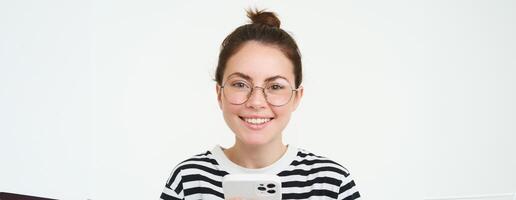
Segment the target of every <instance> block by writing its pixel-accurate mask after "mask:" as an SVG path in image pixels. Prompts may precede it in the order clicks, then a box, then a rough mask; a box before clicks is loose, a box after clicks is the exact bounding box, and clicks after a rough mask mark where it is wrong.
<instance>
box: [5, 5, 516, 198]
mask: <svg viewBox="0 0 516 200" xmlns="http://www.w3.org/2000/svg"><path fill="white" fill-rule="evenodd" d="M185 2H186V1H165V0H163V1H139V2H138V1H91V2H89V1H82V2H81V1H57V0H50V1H26V0H21V1H1V2H0V24H1V26H0V45H1V48H0V134H1V135H0V157H1V158H2V161H1V162H0V191H10V192H19V193H27V194H35V195H42V196H48V197H56V198H61V199H88V198H89V199H94V200H97V199H156V198H158V197H159V195H160V192H161V190H162V188H163V185H164V183H165V181H166V179H167V178H168V175H169V173H170V171H171V170H172V168H173V167H174V166H175V165H176V164H177V163H178V162H179V161H181V160H183V159H185V158H187V157H189V156H191V155H193V154H197V153H201V152H202V151H205V150H208V149H210V148H211V147H212V146H213V145H214V144H222V145H223V146H228V145H230V144H231V142H232V133H231V132H230V130H229V129H228V128H227V127H226V125H225V123H224V120H223V119H222V115H221V113H220V111H219V109H218V106H217V103H216V96H215V85H214V82H213V81H211V78H213V73H214V69H215V66H216V62H217V55H218V50H219V45H220V43H221V42H222V40H223V38H224V37H225V36H226V35H227V34H228V33H229V32H230V31H232V30H233V29H234V28H236V27H237V26H239V25H241V24H242V23H243V22H245V21H246V20H247V19H246V18H245V16H244V11H243V9H244V8H247V7H249V6H253V5H258V6H259V7H261V8H264V7H265V8H270V9H271V10H273V11H276V12H278V13H279V15H280V19H281V20H282V25H283V27H284V28H285V29H286V30H288V31H290V32H292V33H293V36H294V37H295V38H296V39H297V40H298V42H299V45H300V48H301V52H302V55H303V62H304V63H303V64H304V71H305V81H304V86H305V97H304V99H303V102H302V103H301V106H300V108H299V109H298V111H296V113H295V114H294V118H293V119H292V121H291V124H290V125H289V128H288V129H287V130H286V131H285V136H286V141H287V142H289V143H295V144H296V145H297V146H299V147H302V148H306V149H308V150H310V151H313V152H314V153H317V154H322V155H326V156H328V157H330V158H332V159H334V160H337V161H339V162H341V163H342V164H343V165H344V166H346V167H347V168H348V169H349V170H350V171H351V172H352V173H353V175H354V177H355V178H356V182H357V184H358V186H359V187H360V189H361V193H362V195H363V196H364V197H365V199H378V200H380V199H382V200H383V199H393V200H394V199H396V200H398V199H401V200H413V199H422V198H423V197H435V196H455V195H459V196H460V195H469V194H478V193H480V194H487V193H506V192H513V191H514V189H515V188H516V179H515V178H514V177H516V170H514V169H516V145H514V141H516V136H515V133H516V123H515V122H516V104H515V103H514V102H516V79H515V78H514V77H516V56H515V55H516V37H514V35H516V2H515V1H510V0H506V1H503V0H498V1H487V0H485V1H478V0H473V1H471V0H468V1H466V0H462V1H459V0H452V1H444V0H438V1H408V0H407V1H402V0H396V1H332V2H324V3H318V4H315V3H314V2H312V1H303V2H299V1H282V2H274V1H260V2H259V3H254V2H245V1H232V3H220V2H207V1H206V2H202V3H201V2H198V3H195V2H193V3H185Z"/></svg>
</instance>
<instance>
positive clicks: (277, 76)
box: [228, 72, 288, 82]
mask: <svg viewBox="0 0 516 200" xmlns="http://www.w3.org/2000/svg"><path fill="white" fill-rule="evenodd" d="M233 75H236V76H238V77H240V78H243V79H245V80H248V81H252V80H253V78H251V76H249V75H247V74H244V73H242V72H235V73H232V74H230V75H229V76H228V78H229V77H231V76H233ZM278 78H282V79H285V80H287V81H288V79H287V78H285V77H284V76H281V75H276V76H271V77H269V78H267V79H265V81H264V82H269V81H273V80H276V79H278Z"/></svg>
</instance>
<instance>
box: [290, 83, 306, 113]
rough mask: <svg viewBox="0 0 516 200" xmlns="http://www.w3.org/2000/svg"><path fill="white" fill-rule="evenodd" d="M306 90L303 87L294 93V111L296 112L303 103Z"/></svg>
mask: <svg viewBox="0 0 516 200" xmlns="http://www.w3.org/2000/svg"><path fill="white" fill-rule="evenodd" d="M304 91H305V89H304V88H303V86H299V87H298V88H297V91H296V92H295V93H294V106H293V108H292V111H295V110H296V109H297V106H299V103H300V102H301V98H302V97H303V93H304Z"/></svg>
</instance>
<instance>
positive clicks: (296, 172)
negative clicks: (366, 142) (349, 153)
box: [161, 145, 360, 200]
mask: <svg viewBox="0 0 516 200" xmlns="http://www.w3.org/2000/svg"><path fill="white" fill-rule="evenodd" d="M230 173H231V174H232V173H264V174H276V175H278V176H279V177H280V179H281V182H282V183H281V187H282V189H281V190H282V192H283V194H282V197H283V198H282V199H339V200H340V199H344V200H354V199H360V194H359V192H358V190H357V187H356V186H355V182H354V181H353V179H352V177H351V175H350V174H349V171H348V170H347V169H346V168H344V167H343V166H342V165H340V164H338V163H336V162H334V161H332V160H329V159H327V158H325V157H322V156H317V155H314V154H312V153H310V152H308V151H306V150H303V149H298V148H295V147H292V146H291V145H289V147H288V149H287V152H286V153H285V154H284V155H283V156H282V157H281V158H280V159H279V160H278V161H276V162H275V163H274V164H272V165H271V166H268V167H265V168H261V169H248V168H243V167H241V166H238V165H236V164H235V163H233V162H231V161H230V160H229V159H228V158H227V157H226V156H225V154H224V152H223V151H222V148H221V147H220V146H216V147H215V148H214V149H213V150H211V151H207V152H206V153H203V154H199V155H196V156H193V157H192V158H190V159H187V160H185V161H183V162H181V163H180V164H178V165H177V166H176V168H175V169H174V170H173V171H172V174H171V175H170V178H169V179H168V180H167V183H166V185H165V188H164V189H163V193H161V199H164V200H177V199H186V200H188V199H213V200H220V199H224V194H223V192H222V177H224V176H225V175H227V174H230Z"/></svg>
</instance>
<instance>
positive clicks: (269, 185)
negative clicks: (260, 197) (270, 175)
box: [267, 183, 276, 188]
mask: <svg viewBox="0 0 516 200" xmlns="http://www.w3.org/2000/svg"><path fill="white" fill-rule="evenodd" d="M267 187H268V188H273V187H276V185H274V184H272V183H269V184H267Z"/></svg>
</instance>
